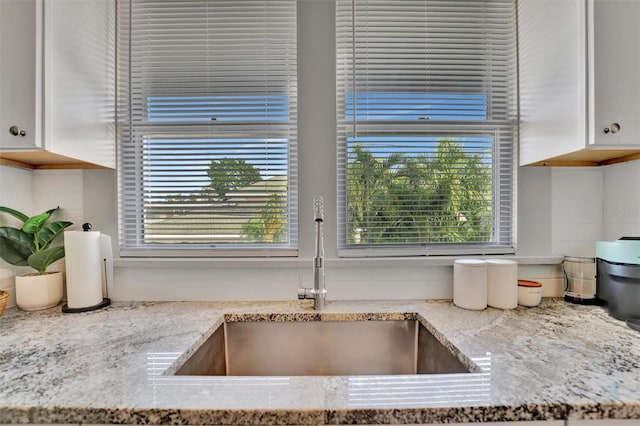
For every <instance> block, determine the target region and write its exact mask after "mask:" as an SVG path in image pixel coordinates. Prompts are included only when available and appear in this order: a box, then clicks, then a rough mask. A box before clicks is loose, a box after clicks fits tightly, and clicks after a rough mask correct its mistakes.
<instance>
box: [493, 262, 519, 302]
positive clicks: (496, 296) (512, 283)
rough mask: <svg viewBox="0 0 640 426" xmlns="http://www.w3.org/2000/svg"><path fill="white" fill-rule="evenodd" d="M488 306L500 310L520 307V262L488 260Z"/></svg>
mask: <svg viewBox="0 0 640 426" xmlns="http://www.w3.org/2000/svg"><path fill="white" fill-rule="evenodd" d="M486 262H487V305H489V306H491V307H494V308H499V309H515V308H516V307H517V306H518V262H516V261H514V260H508V259H487V261H486Z"/></svg>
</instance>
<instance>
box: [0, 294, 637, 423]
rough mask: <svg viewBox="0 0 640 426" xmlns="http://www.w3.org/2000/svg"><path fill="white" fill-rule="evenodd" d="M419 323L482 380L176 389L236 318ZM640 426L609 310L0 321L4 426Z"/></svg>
mask: <svg viewBox="0 0 640 426" xmlns="http://www.w3.org/2000/svg"><path fill="white" fill-rule="evenodd" d="M225 315H226V317H227V319H232V318H233V317H236V318H240V319H244V320H248V319H260V320H286V319H296V320H318V319H320V320H339V319H397V318H402V317H406V316H410V317H411V316H415V317H416V318H417V319H418V320H419V321H420V322H421V323H423V324H424V325H425V326H426V327H427V328H428V329H429V330H430V331H431V332H432V333H434V335H435V336H436V337H437V338H438V339H439V340H440V341H441V342H442V343H443V344H445V346H448V347H449V348H451V349H452V350H453V351H454V352H455V353H456V355H457V356H458V357H459V358H460V359H461V360H463V362H467V363H469V364H470V366H471V367H472V369H473V371H474V373H470V374H450V375H403V376H325V377H321V376H320V377H196V376H172V375H171V374H169V373H171V372H172V371H175V369H176V366H177V365H178V364H180V363H181V362H182V361H183V360H184V359H186V357H187V356H188V355H190V354H191V353H193V352H194V351H195V349H197V347H198V346H199V345H200V344H201V343H202V342H203V341H204V340H205V339H206V338H207V337H208V336H209V335H210V334H211V333H212V332H213V331H214V329H215V328H216V327H217V326H218V325H220V324H221V323H222V322H223V321H224V318H225ZM567 418H569V419H603V418H618V419H640V333H638V332H636V331H634V330H631V329H630V328H628V327H626V326H625V324H624V323H623V322H622V321H618V320H615V319H613V318H611V317H609V316H608V315H607V313H606V312H605V311H604V310H603V309H601V308H598V307H589V306H577V305H570V304H567V303H565V302H564V301H562V300H557V299H556V300H553V299H544V300H543V303H542V304H541V306H539V307H537V308H524V307H519V308H517V309H515V310H511V311H502V310H497V309H486V310H484V311H480V312H477V311H467V310H463V309H459V308H457V307H455V306H453V305H452V304H451V302H447V301H426V302H425V301H410V302H407V301H379V302H369V301H366V302H365V301H358V302H348V301H330V302H329V303H328V304H327V308H326V310H324V311H322V313H320V314H318V313H317V312H315V311H313V309H312V308H311V302H310V301H304V302H259V303H253V302H252V303H249V302H246V303H245V302H234V303H232V302H229V303H223V302H202V303H194V302H157V303H115V304H114V305H112V306H111V307H109V308H108V309H105V310H101V311H94V312H89V313H82V314H62V313H61V312H60V307H59V306H58V307H56V308H52V309H48V310H44V311H39V312H31V313H29V312H22V311H19V310H17V309H9V310H7V311H6V312H5V314H4V316H3V317H0V423H94V424H96V423H98V424H107V423H131V424H133V423H149V424H242V423H247V424H250V423H253V424H258V423H260V424H323V423H329V424H340V423H432V422H469V421H504V420H550V419H567Z"/></svg>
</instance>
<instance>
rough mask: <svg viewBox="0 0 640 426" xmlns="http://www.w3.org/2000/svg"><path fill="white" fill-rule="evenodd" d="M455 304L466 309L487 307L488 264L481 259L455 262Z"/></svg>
mask: <svg viewBox="0 0 640 426" xmlns="http://www.w3.org/2000/svg"><path fill="white" fill-rule="evenodd" d="M453 303H454V304H455V305H456V306H459V307H461V308H464V309H474V310H481V309H484V308H486V307H487V264H486V262H485V261H484V260H480V259H458V260H456V261H454V262H453Z"/></svg>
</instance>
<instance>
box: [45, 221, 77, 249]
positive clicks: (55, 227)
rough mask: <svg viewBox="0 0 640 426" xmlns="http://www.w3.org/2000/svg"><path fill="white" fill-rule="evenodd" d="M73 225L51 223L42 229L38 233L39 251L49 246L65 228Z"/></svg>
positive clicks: (68, 223) (69, 223)
mask: <svg viewBox="0 0 640 426" xmlns="http://www.w3.org/2000/svg"><path fill="white" fill-rule="evenodd" d="M71 225H73V223H71V222H52V223H50V224H48V225H47V226H45V227H44V228H42V229H41V230H40V232H39V233H38V240H39V241H40V249H45V248H47V247H49V244H51V242H52V241H53V240H54V239H55V238H56V237H57V236H58V235H59V234H60V233H61V232H62V231H64V230H65V228H68V227H69V226H71Z"/></svg>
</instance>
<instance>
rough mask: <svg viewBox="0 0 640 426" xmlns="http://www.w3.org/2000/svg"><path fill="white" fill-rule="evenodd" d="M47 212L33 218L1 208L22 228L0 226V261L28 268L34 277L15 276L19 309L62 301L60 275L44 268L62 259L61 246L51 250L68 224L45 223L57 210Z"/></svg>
mask: <svg viewBox="0 0 640 426" xmlns="http://www.w3.org/2000/svg"><path fill="white" fill-rule="evenodd" d="M58 209H59V207H56V208H55V209H51V210H47V211H46V212H44V213H41V214H39V215H36V216H32V217H29V216H27V215H26V214H24V213H22V212H19V211H17V210H14V209H11V208H9V207H3V206H0V212H4V213H7V214H9V215H11V216H13V217H15V218H17V219H19V220H20V221H22V227H21V228H12V227H10V226H0V257H1V258H2V259H4V260H5V261H6V262H7V263H10V264H12V265H15V266H30V267H32V268H33V269H35V270H36V272H34V273H29V274H23V275H18V276H16V304H17V305H18V307H19V308H21V309H24V310H28V311H33V310H38V309H46V308H50V307H52V306H55V305H57V304H58V303H60V301H61V300H62V292H63V285H62V273H61V272H47V268H48V267H49V266H50V265H51V264H52V263H54V262H56V261H58V260H60V259H62V258H63V257H64V246H62V245H57V246H52V243H53V242H54V241H55V239H56V237H58V235H60V233H61V232H62V231H64V230H65V229H66V228H67V227H69V226H70V225H72V223H71V222H66V221H55V222H48V221H49V219H50V218H51V215H52V214H53V213H54V212H55V211H56V210H58Z"/></svg>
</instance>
